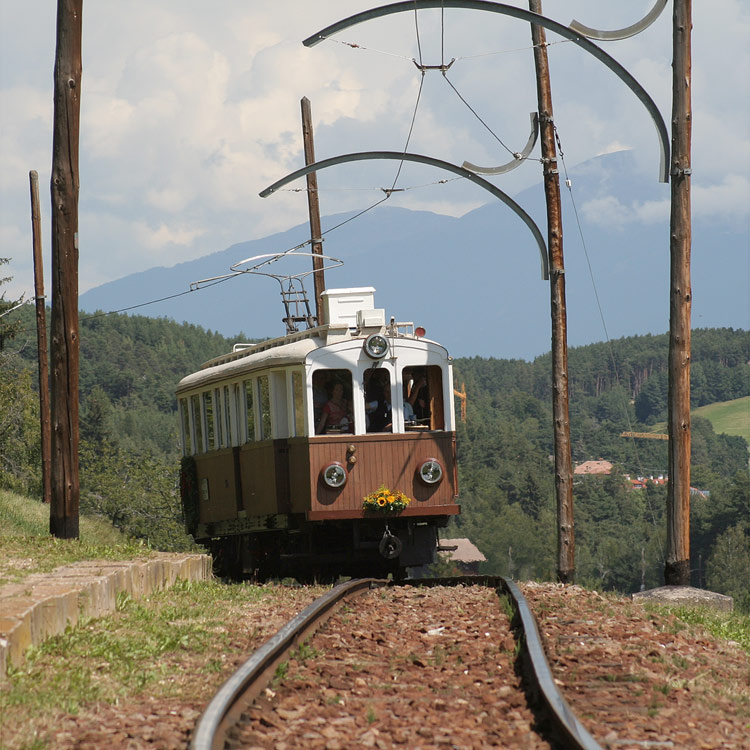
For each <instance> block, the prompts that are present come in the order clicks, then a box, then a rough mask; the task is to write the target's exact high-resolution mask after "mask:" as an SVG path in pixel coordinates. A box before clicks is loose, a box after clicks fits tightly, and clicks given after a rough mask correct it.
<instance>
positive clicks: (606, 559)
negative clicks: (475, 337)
mask: <svg viewBox="0 0 750 750" xmlns="http://www.w3.org/2000/svg"><path fill="white" fill-rule="evenodd" d="M667 354H668V337H667V335H663V336H635V337H628V338H624V339H620V340H617V341H613V342H612V343H611V344H593V345H590V346H585V347H579V348H575V349H571V350H570V352H569V380H570V391H571V402H570V410H571V439H572V451H573V459H574V462H575V463H582V462H583V461H586V460H591V459H606V460H608V461H610V462H612V463H613V464H614V465H615V470H614V471H613V473H612V475H610V476H576V478H575V481H574V490H573V491H574V503H575V523H576V545H577V549H576V569H577V580H579V581H580V582H582V583H585V584H588V585H594V586H597V587H600V588H614V589H618V590H621V591H635V590H637V589H638V588H639V587H640V585H641V583H642V582H643V583H645V585H646V587H650V586H654V585H658V584H659V583H661V582H662V578H661V576H662V571H663V568H664V544H665V520H664V514H665V506H666V487H665V486H664V485H663V484H662V485H659V484H656V483H653V484H650V485H649V486H648V488H647V489H645V490H633V489H631V488H630V485H629V483H628V482H627V480H626V479H625V474H626V473H627V474H630V475H631V476H654V477H658V476H659V475H666V472H667V448H666V446H667V444H666V442H665V441H661V440H638V439H632V438H631V439H627V438H622V437H620V434H621V433H622V432H625V431H631V432H641V431H647V430H648V425H649V424H652V423H653V422H654V421H655V419H656V418H660V417H662V415H664V416H665V415H666V370H667ZM748 361H750V337H748V334H747V332H746V331H733V330H731V329H721V330H696V331H694V332H693V373H692V374H693V380H694V381H695V385H694V389H693V393H692V395H693V397H694V403H695V405H696V406H697V405H701V401H703V400H708V401H714V400H715V401H725V400H730V399H733V398H739V397H741V396H744V395H746V394H748V393H750V367H749V366H748V364H747V363H748ZM454 374H455V380H456V383H457V385H458V387H459V388H460V387H461V384H462V383H465V385H466V393H467V419H466V422H465V423H459V426H458V446H459V448H458V449H459V479H460V493H461V498H460V501H461V505H462V515H461V517H460V518H458V519H456V521H455V523H454V528H453V529H450V530H449V531H450V533H451V534H456V535H459V536H468V537H470V538H471V539H472V541H473V542H474V543H475V544H476V545H477V546H478V547H479V548H480V549H481V550H482V552H483V553H484V554H485V555H486V556H487V558H488V562H487V563H486V564H485V568H486V570H487V571H488V572H489V571H492V572H495V573H500V574H510V575H515V576H518V577H520V578H526V577H543V578H548V579H549V578H553V577H554V574H555V566H556V547H555V539H556V535H555V534H556V533H555V500H554V476H553V461H552V451H553V433H552V409H551V399H552V396H551V388H550V382H551V360H550V357H549V355H545V356H543V357H539V358H537V359H536V360H535V361H534V362H525V361H522V360H514V361H509V360H493V359H484V358H478V357H475V358H471V359H458V360H456V361H455V365H454ZM644 394H649V399H648V404H649V406H648V409H647V410H645V412H641V413H639V408H638V405H639V403H640V404H643V403H644V402H645V398H644ZM644 413H645V416H641V414H644ZM692 427H693V434H692V484H693V485H694V486H695V487H696V488H698V489H700V490H702V491H704V492H707V493H708V494H707V495H705V494H704V495H698V494H696V495H695V496H694V497H693V500H692V508H691V515H692V520H691V525H692V533H691V545H692V546H691V553H692V558H693V563H692V567H693V569H694V573H693V580H694V583H695V584H698V583H700V584H701V585H706V584H708V585H710V586H713V587H715V588H717V589H719V590H729V589H730V588H732V587H733V586H734V587H735V588H739V589H740V591H739V592H736V594H737V593H741V591H742V590H744V591H746V590H747V574H748V572H749V571H748V564H749V558H748V551H747V550H748V547H747V534H748V531H750V528H749V526H748V518H750V479H749V477H748V452H747V451H748V446H747V443H746V442H745V440H744V439H743V438H740V437H736V436H729V435H722V434H719V435H717V434H715V433H714V430H713V428H712V426H711V423H710V422H708V421H707V420H705V419H701V418H698V417H695V418H694V419H693V421H692ZM738 539H739V540H741V541H740V542H738ZM727 550H734V552H727ZM738 550H741V551H742V552H741V554H740V553H739V552H738ZM717 554H719V556H720V557H721V555H724V557H726V555H727V554H729V556H730V557H732V555H734V557H732V559H733V561H734V562H733V564H734V565H735V567H734V568H733V570H734V573H732V574H730V573H727V574H726V575H725V576H724V577H722V573H721V571H720V567H721V566H719V565H718V564H717V563H716V560H718V559H719V557H715V555H717ZM712 555H713V556H714V557H712ZM724 557H721V559H722V561H723V562H722V565H728V563H727V561H726V560H725V559H724ZM711 560H714V563H713V564H710V561H711ZM707 561H709V565H708V566H707ZM743 566H744V567H743ZM727 570H728V568H727ZM732 576H734V578H733V582H730V581H729V579H730V578H732ZM725 579H726V580H725ZM732 590H735V589H732Z"/></svg>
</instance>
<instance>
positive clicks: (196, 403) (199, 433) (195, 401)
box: [190, 394, 205, 453]
mask: <svg viewBox="0 0 750 750" xmlns="http://www.w3.org/2000/svg"><path fill="white" fill-rule="evenodd" d="M190 405H191V406H192V411H193V424H194V425H195V444H194V446H193V447H194V449H195V453H203V452H204V450H205V448H204V447H203V416H202V414H201V401H200V398H199V396H198V394H194V395H192V396H191V397H190Z"/></svg>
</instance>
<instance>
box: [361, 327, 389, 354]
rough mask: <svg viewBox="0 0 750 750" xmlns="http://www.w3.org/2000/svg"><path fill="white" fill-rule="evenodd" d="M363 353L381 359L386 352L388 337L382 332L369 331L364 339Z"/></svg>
mask: <svg viewBox="0 0 750 750" xmlns="http://www.w3.org/2000/svg"><path fill="white" fill-rule="evenodd" d="M365 354H367V356H368V357H372V358H373V359H382V358H383V357H385V355H386V354H388V339H387V338H386V337H385V336H383V334H382V333H371V334H370V335H369V336H368V337H367V338H366V339H365Z"/></svg>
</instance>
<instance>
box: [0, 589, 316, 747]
mask: <svg viewBox="0 0 750 750" xmlns="http://www.w3.org/2000/svg"><path fill="white" fill-rule="evenodd" d="M303 594H304V592H301V591H300V590H299V589H291V588H289V587H281V586H256V585H251V584H235V585H227V584H223V583H220V582H218V581H206V582H199V583H194V582H193V583H191V582H185V581H182V582H178V583H177V584H175V585H174V586H173V587H171V588H170V589H168V590H164V591H160V592H158V593H156V594H154V595H152V596H151V597H149V598H148V599H147V600H141V601H134V600H133V599H131V598H130V597H129V596H128V595H125V594H123V595H120V596H119V597H118V602H117V605H118V606H117V611H116V612H114V613H113V614H112V615H109V616H107V617H103V618H99V619H97V620H89V621H87V622H79V624H78V625H77V626H75V627H73V628H68V630H67V631H66V632H65V633H64V634H62V635H59V636H55V637H52V638H49V639H48V640H46V641H45V642H44V643H42V644H41V645H40V646H38V647H33V648H30V649H29V650H28V651H27V653H26V658H25V660H24V662H23V664H22V665H21V666H20V667H18V668H10V669H9V670H8V675H7V679H6V680H5V682H2V683H0V716H2V717H3V723H5V722H7V724H4V728H3V732H0V735H2V736H0V748H6V747H14V748H24V749H25V750H27V749H29V748H33V747H34V742H36V740H34V739H33V738H34V736H36V734H40V733H41V734H42V735H44V736H47V733H48V732H49V731H50V729H54V727H55V717H59V716H62V715H65V714H73V715H75V714H79V713H83V712H86V711H90V710H91V706H93V705H97V704H99V705H100V704H108V705H113V706H114V705H128V704H130V705H132V704H134V703H137V701H139V700H141V699H148V700H155V701H171V700H175V701H179V702H181V703H185V704H196V705H201V704H203V703H204V702H205V701H206V700H207V699H208V698H209V697H210V693H211V692H212V691H213V690H215V689H216V688H217V687H218V684H220V682H221V679H222V678H221V675H220V673H222V672H227V670H228V669H231V668H234V667H233V666H232V664H233V659H235V658H237V655H240V656H242V655H245V657H246V655H247V653H249V652H251V651H252V650H253V649H254V648H257V647H258V646H259V645H260V642H261V640H262V638H263V637H264V636H263V635H262V634H261V632H260V631H259V630H258V628H257V622H258V620H259V618H260V619H262V618H263V616H264V613H266V612H269V611H273V610H275V609H276V608H277V607H281V608H285V607H286V608H291V609H292V611H298V610H299V609H301V608H302V607H303V606H305V605H306V603H307V598H306V599H304V601H302V600H301V599H300V597H301V596H302V595H303ZM306 596H307V597H308V598H309V593H308V594H307V595H306ZM313 655H314V649H312V647H310V646H307V645H306V644H303V645H302V646H301V647H300V650H299V653H298V654H297V656H298V657H303V658H311V657H312V656H313ZM5 726H7V733H8V735H7V736H6V734H5ZM11 732H12V734H11ZM5 742H9V743H10V744H8V745H6V744H4V743H5ZM39 747H40V748H41V747H43V748H46V750H51V747H53V744H52V745H50V744H49V743H47V744H44V743H42V744H40V745H39Z"/></svg>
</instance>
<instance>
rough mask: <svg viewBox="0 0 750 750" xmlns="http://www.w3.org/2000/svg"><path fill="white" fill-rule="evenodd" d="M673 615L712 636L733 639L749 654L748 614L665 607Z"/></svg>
mask: <svg viewBox="0 0 750 750" xmlns="http://www.w3.org/2000/svg"><path fill="white" fill-rule="evenodd" d="M666 609H667V611H669V612H671V613H672V614H673V615H674V616H675V617H677V618H678V619H679V620H681V621H682V622H684V623H685V624H686V625H687V626H690V627H701V628H703V629H704V630H707V631H708V632H709V633H711V635H712V636H714V638H722V639H724V640H726V641H734V642H735V643H737V644H739V646H740V647H741V648H742V649H743V650H744V651H745V652H746V653H748V654H750V614H742V613H741V612H719V611H717V610H715V609H709V608H708V607H667V608H666Z"/></svg>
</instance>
